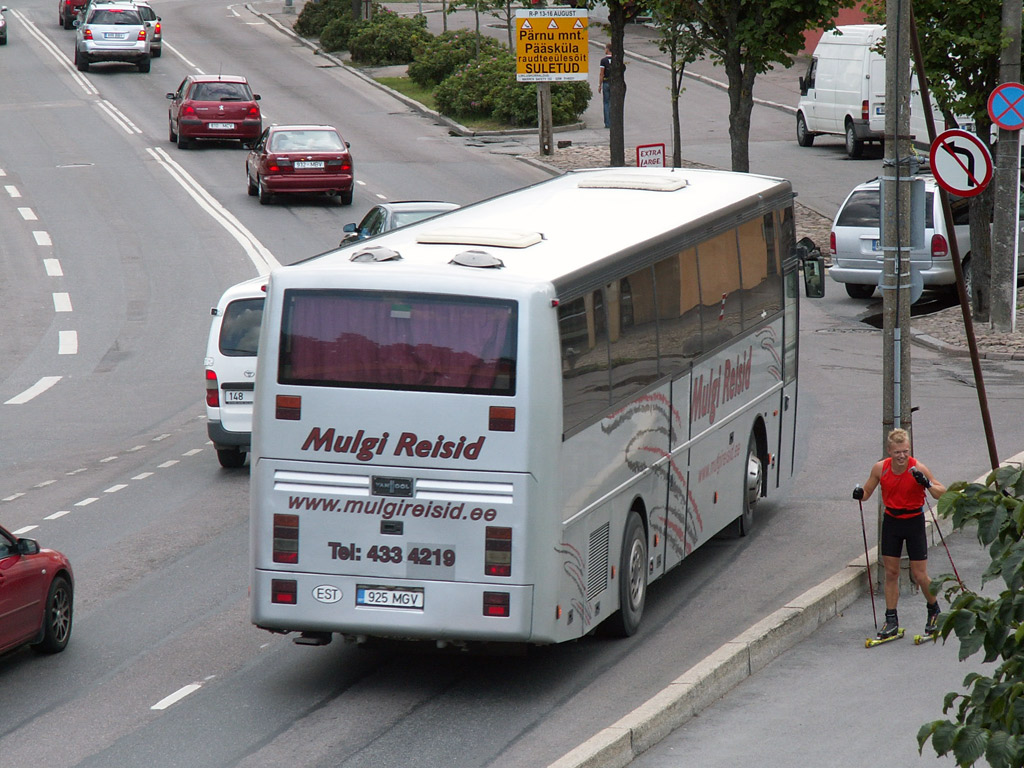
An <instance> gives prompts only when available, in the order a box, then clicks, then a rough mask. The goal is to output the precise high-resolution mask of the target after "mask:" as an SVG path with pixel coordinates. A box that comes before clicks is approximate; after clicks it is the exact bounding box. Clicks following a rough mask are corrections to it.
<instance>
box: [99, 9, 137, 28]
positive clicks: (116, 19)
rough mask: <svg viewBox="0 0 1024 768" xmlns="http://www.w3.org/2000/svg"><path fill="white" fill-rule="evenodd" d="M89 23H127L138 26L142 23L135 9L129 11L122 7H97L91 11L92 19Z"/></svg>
mask: <svg viewBox="0 0 1024 768" xmlns="http://www.w3.org/2000/svg"><path fill="white" fill-rule="evenodd" d="M89 23H90V24H110V25H119V24H120V25H125V24H129V25H133V26H139V25H140V24H142V19H141V18H140V17H139V14H138V13H137V12H136V11H129V10H125V9H122V8H97V9H96V10H95V11H93V14H92V19H91V20H90V21H89Z"/></svg>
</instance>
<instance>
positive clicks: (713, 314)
mask: <svg viewBox="0 0 1024 768" xmlns="http://www.w3.org/2000/svg"><path fill="white" fill-rule="evenodd" d="M697 268H698V270H699V273H700V292H701V329H702V331H703V335H704V349H705V350H711V349H714V348H715V347H717V346H718V345H719V344H723V343H725V342H727V341H729V340H730V339H732V338H733V336H735V335H736V334H738V333H739V332H740V330H742V321H741V316H740V313H741V309H742V304H743V297H742V295H741V293H740V287H741V286H740V261H739V255H738V254H737V253H736V230H735V229H730V230H729V231H727V232H723V233H722V234H720V235H718V236H716V237H713V238H712V239H711V240H708V241H707V242H704V243H701V244H700V247H699V248H698V249H697Z"/></svg>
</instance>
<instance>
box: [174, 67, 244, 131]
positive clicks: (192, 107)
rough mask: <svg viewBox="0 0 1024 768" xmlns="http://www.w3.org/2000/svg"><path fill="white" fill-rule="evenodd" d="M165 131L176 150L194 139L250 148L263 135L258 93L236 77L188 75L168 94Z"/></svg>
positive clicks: (242, 78)
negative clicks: (175, 143) (236, 144)
mask: <svg viewBox="0 0 1024 768" xmlns="http://www.w3.org/2000/svg"><path fill="white" fill-rule="evenodd" d="M167 98H168V99H170V101H171V105H170V107H168V109H167V126H168V128H167V130H168V136H169V138H170V140H171V141H176V142H177V143H178V149H187V148H188V147H189V146H190V145H191V144H192V142H193V141H195V140H196V139H222V140H223V139H230V140H235V141H240V142H242V144H243V146H248V145H252V144H253V143H255V141H256V139H258V138H259V136H260V133H262V131H263V116H262V115H261V114H260V105H259V104H257V103H256V102H258V101H259V100H260V96H259V94H258V93H256V94H254V93H253V92H252V90H251V89H250V88H249V83H248V81H246V79H245V78H244V77H240V76H238V75H189V76H188V77H186V78H185V79H184V80H182V81H181V85H179V86H178V90H176V91H175V92H174V93H168V94H167Z"/></svg>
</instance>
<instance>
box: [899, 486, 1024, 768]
mask: <svg viewBox="0 0 1024 768" xmlns="http://www.w3.org/2000/svg"><path fill="white" fill-rule="evenodd" d="M938 506H939V514H940V515H942V516H943V517H950V518H952V522H953V527H954V528H955V529H958V530H964V529H966V528H968V527H974V526H976V527H977V528H976V531H977V537H978V541H980V542H981V543H982V544H983V545H985V546H987V547H988V551H989V555H990V556H991V563H990V564H989V566H988V568H987V569H986V570H985V573H984V575H983V577H982V585H983V586H984V584H985V583H988V582H990V581H993V580H995V579H997V578H999V579H1002V581H1003V584H1004V585H1005V589H1004V590H1003V591H1002V592H1001V593H1000V594H999V596H998V597H996V598H990V597H983V596H982V595H979V594H977V593H976V592H972V591H971V590H969V589H967V588H965V587H964V586H963V585H962V584H960V583H959V582H958V580H956V579H954V578H953V577H952V576H950V575H945V576H940V577H939V578H937V579H935V580H934V581H933V582H932V591H933V592H935V593H938V592H939V591H940V590H942V588H943V587H944V586H945V585H951V586H949V587H948V588H947V589H946V597H947V599H952V605H951V606H950V610H949V612H948V613H947V614H946V616H945V618H944V619H943V622H942V626H941V628H940V631H939V632H940V634H941V635H942V638H943V640H945V639H946V638H948V637H949V635H950V634H951V633H954V632H955V633H956V636H957V638H958V639H959V641H960V654H959V655H960V660H961V661H963V660H964V659H966V658H968V657H970V656H972V655H974V654H975V653H978V652H979V651H984V654H985V656H984V659H985V662H996V661H998V662H999V664H998V665H997V666H996V667H995V669H994V670H993V672H992V674H991V675H982V674H979V673H977V672H972V673H970V674H969V675H967V677H965V678H964V683H963V684H964V688H965V689H968V692H967V693H956V692H952V693H948V694H946V697H945V702H944V707H943V713H944V714H949V713H950V711H951V710H953V711H954V714H955V719H954V720H935V721H933V722H931V723H926V724H925V725H923V726H921V729H920V730H919V731H918V734H917V742H918V746H919V749H921V750H922V751H923V750H924V745H925V742H927V741H928V739H931V742H932V748H933V749H934V750H935V752H936V754H937V755H945V754H947V753H950V752H952V753H953V756H954V757H955V758H956V761H957V765H960V766H970V765H974V764H975V763H976V762H977V761H978V760H981V759H982V758H984V759H985V760H986V761H987V762H988V764H989V765H991V766H993V768H1013V767H1015V766H1021V765H1024V470H1022V468H1021V467H1020V466H1003V467H1000V468H999V469H997V470H995V471H994V472H992V473H990V474H989V476H988V478H987V479H986V481H985V484H984V485H982V484H979V483H971V484H969V485H968V484H966V483H957V484H955V485H953V486H951V487H950V489H949V491H948V492H947V493H946V494H945V495H943V496H942V498H941V499H939V505H938ZM954 596H955V598H954Z"/></svg>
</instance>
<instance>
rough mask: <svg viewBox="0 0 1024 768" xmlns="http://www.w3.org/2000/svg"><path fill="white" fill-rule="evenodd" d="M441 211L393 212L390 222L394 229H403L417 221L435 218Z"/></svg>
mask: <svg viewBox="0 0 1024 768" xmlns="http://www.w3.org/2000/svg"><path fill="white" fill-rule="evenodd" d="M440 212H441V211H395V215H394V218H393V219H392V222H393V223H394V225H395V228H398V227H404V226H405V225H406V224H415V223H416V222H417V221H423V219H427V218H430V217H431V216H436V215H437V214H439V213H440Z"/></svg>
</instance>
